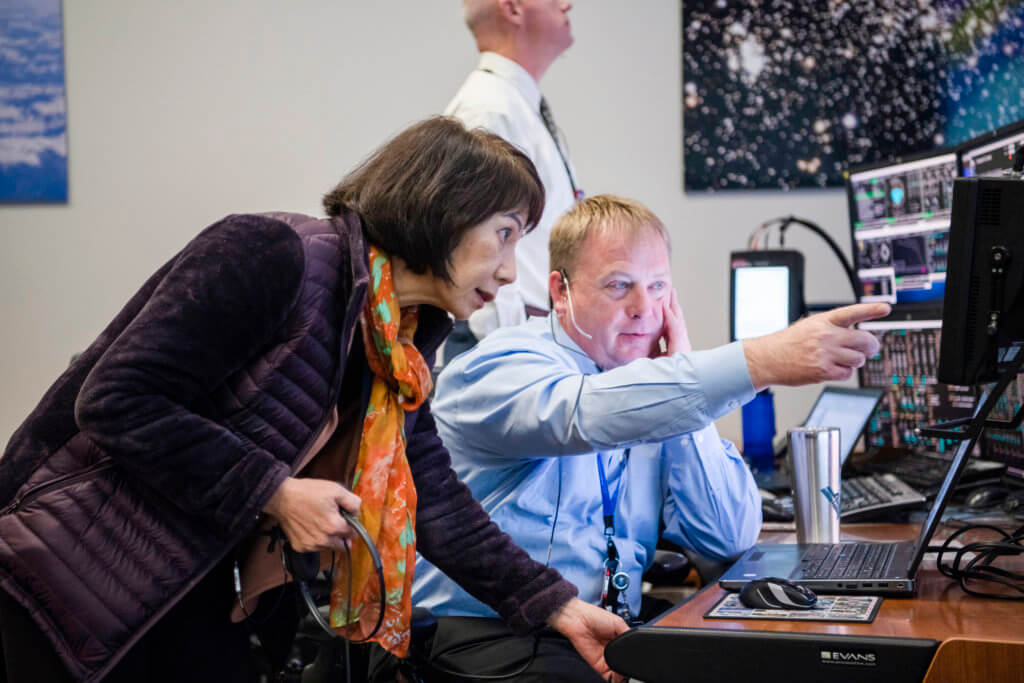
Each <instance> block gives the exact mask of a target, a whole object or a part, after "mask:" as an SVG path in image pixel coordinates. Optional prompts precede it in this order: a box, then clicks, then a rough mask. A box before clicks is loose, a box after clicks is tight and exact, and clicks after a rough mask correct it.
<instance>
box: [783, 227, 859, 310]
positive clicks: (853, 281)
mask: <svg viewBox="0 0 1024 683" xmlns="http://www.w3.org/2000/svg"><path fill="white" fill-rule="evenodd" d="M774 221H779V222H781V223H782V225H780V226H779V245H780V246H786V237H785V234H786V229H787V228H788V227H789V226H790V225H792V224H793V223H796V224H797V225H802V226H804V227H805V228H807V229H808V230H810V231H811V232H813V233H815V234H817V235H818V236H819V237H821V238H822V239H823V240H825V242H827V243H828V246H829V247H831V249H832V253H834V254H835V255H836V258H838V259H839V262H840V263H841V264H842V265H843V270H844V271H845V272H846V279H847V280H849V281H850V288H851V289H853V298H854V300H855V301H859V300H860V293H861V292H860V281H859V280H858V279H857V275H856V273H854V272H853V266H851V265H850V262H849V261H847V260H846V256H845V255H844V254H843V252H842V250H841V249H840V248H839V245H838V244H836V242H835V240H833V239H832V238H831V237H830V236H829V234H828V233H827V232H825V231H824V230H822V229H821V227H820V226H818V225H817V224H815V223H812V222H811V221H809V220H807V219H806V218H799V217H798V216H785V217H783V218H775V219H772V220H771V221H765V223H766V224H767V223H771V222H774Z"/></svg>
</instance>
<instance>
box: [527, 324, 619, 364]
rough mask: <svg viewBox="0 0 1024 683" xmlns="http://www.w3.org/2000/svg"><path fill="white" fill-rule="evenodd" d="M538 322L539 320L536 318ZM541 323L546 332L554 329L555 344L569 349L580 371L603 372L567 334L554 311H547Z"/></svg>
mask: <svg viewBox="0 0 1024 683" xmlns="http://www.w3.org/2000/svg"><path fill="white" fill-rule="evenodd" d="M538 322H540V320H538ZM543 324H544V327H545V329H546V330H547V331H548V334H551V333H552V331H554V334H555V338H554V341H555V344H557V345H558V346H561V347H563V348H565V349H568V350H569V351H572V352H573V353H572V357H573V358H574V359H576V366H577V367H578V368H579V369H580V371H582V372H604V371H603V370H602V369H601V367H600V366H599V365H598V364H597V363H595V362H594V360H593V359H592V358H591V357H590V356H588V355H587V353H586V351H584V350H583V349H581V348H580V346H579V344H577V343H576V341H575V340H574V339H573V338H572V337H570V336H569V333H568V332H566V331H565V328H564V327H562V322H561V321H560V320H559V319H558V316H557V315H555V314H554V313H548V316H547V318H544V319H543Z"/></svg>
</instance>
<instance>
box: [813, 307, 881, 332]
mask: <svg viewBox="0 0 1024 683" xmlns="http://www.w3.org/2000/svg"><path fill="white" fill-rule="evenodd" d="M891 311H892V307H890V306H889V304H886V303H871V304H853V305H852V306H843V307H842V308H833V309H832V310H831V311H828V312H827V313H825V314H824V315H825V317H826V318H827V319H828V321H829V322H831V323H832V324H833V325H839V326H840V327H850V326H851V325H855V324H856V323H859V322H864V321H865V320H874V319H875V318H884V317H885V316H887V315H889V313H890V312H891Z"/></svg>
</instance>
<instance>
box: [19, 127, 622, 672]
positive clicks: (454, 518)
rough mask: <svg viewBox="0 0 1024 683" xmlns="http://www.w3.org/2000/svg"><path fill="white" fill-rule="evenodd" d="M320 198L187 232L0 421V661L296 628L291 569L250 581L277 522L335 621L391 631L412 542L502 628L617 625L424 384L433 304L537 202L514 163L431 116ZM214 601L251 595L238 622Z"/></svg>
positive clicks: (398, 638) (444, 316) (236, 664)
mask: <svg viewBox="0 0 1024 683" xmlns="http://www.w3.org/2000/svg"><path fill="white" fill-rule="evenodd" d="M324 204H325V207H326V209H327V213H328V216H329V218H327V219H314V218H309V217H306V216H300V215H296V214H276V213H275V214H257V215H233V216H228V217H227V218H225V219H223V220H221V221H219V222H218V223H215V224H214V225H212V226H210V227H209V228H207V229H206V230H204V231H203V232H202V233H200V234H199V235H198V236H197V237H196V238H195V239H194V240H192V242H190V243H189V244H188V245H187V246H186V247H185V248H184V249H183V250H182V251H181V252H180V253H178V254H177V255H176V256H174V257H173V258H172V259H171V260H170V261H169V262H168V263H167V264H166V265H164V266H163V267H162V268H161V269H160V270H158V271H157V272H156V273H155V274H154V275H153V276H152V277H150V279H149V280H148V281H147V282H146V283H145V284H144V285H143V287H142V289H141V290H140V291H139V292H138V293H137V294H136V295H135V296H134V297H133V298H132V299H131V300H130V301H129V302H128V304H127V305H126V306H125V308H124V309H123V310H122V311H121V312H120V313H119V314H118V315H117V317H116V318H115V319H114V320H113V322H111V323H110V324H109V326H108V327H107V328H106V329H105V330H104V331H103V332H102V333H101V334H100V336H99V338H98V339H97V340H96V341H95V342H93V344H92V345H91V346H90V347H89V348H88V349H87V350H86V351H85V352H84V353H83V354H82V355H81V356H80V357H79V358H78V359H76V360H75V361H74V363H73V364H72V365H71V367H70V368H68V369H67V371H65V372H64V373H63V374H62V375H61V376H60V378H58V380H57V381H56V383H55V384H54V385H53V386H52V387H51V388H50V389H49V390H48V391H47V393H46V394H45V396H44V397H43V399H42V401H41V402H40V403H39V405H38V406H37V407H36V409H35V410H34V411H33V413H32V414H31V415H30V416H29V417H28V419H27V420H26V421H25V423H24V424H23V425H22V426H21V427H20V428H19V429H18V430H17V432H15V434H14V436H13V437H12V439H11V441H10V444H9V445H8V447H7V450H6V451H5V453H4V455H3V458H2V459H0V506H6V507H4V509H3V510H2V511H0V587H2V588H3V590H2V591H0V638H2V639H0V653H2V655H3V659H2V661H0V673H4V672H6V676H7V679H8V680H10V681H28V680H32V681H48V680H70V679H84V680H99V679H101V678H107V680H126V681H127V680H132V681H139V680H149V681H157V680H167V681H171V680H174V681H181V680H190V681H200V680H211V681H212V680H216V681H234V680H245V679H246V667H245V663H246V658H247V656H248V650H249V640H250V629H256V630H257V632H258V634H259V636H260V638H261V640H262V641H263V644H264V646H265V647H266V648H267V650H268V651H278V652H279V653H280V651H281V650H282V648H285V652H286V647H287V641H288V638H287V635H288V634H290V633H294V620H295V619H296V618H297V611H296V609H295V606H294V602H293V601H290V600H287V599H286V600H281V599H280V596H281V595H282V594H284V591H283V590H282V589H275V590H273V591H271V592H270V593H263V595H262V597H260V593H261V591H263V590H265V589H266V588H267V587H269V586H273V585H274V583H275V581H270V582H268V583H265V584H264V583H261V582H262V579H261V578H260V577H261V576H264V574H265V573H264V574H261V572H260V565H261V563H262V564H266V563H267V561H268V558H269V562H270V565H271V566H272V569H274V568H275V567H276V575H275V576H276V579H277V580H276V583H277V584H280V583H281V582H282V581H284V580H286V579H287V578H288V575H286V574H285V573H284V570H283V569H282V564H281V563H282V557H283V555H284V552H283V550H282V547H283V545H284V544H283V542H282V541H281V538H280V537H281V532H283V538H284V539H285V540H287V542H288V545H289V546H290V547H291V548H292V549H294V550H295V551H297V552H300V553H301V552H310V551H320V553H321V556H322V559H321V561H322V562H323V563H325V564H335V563H336V564H337V568H338V571H337V572H335V583H334V589H333V590H332V596H331V624H332V626H334V627H336V628H338V631H339V633H341V634H342V635H346V636H348V637H350V638H351V639H353V640H361V639H363V638H367V637H370V636H372V640H373V641H375V642H377V643H379V644H380V645H381V646H382V647H384V648H385V649H387V650H388V651H389V652H392V653H395V654H398V655H399V656H403V655H404V654H405V653H406V650H407V648H408V644H409V619H410V611H411V605H410V597H409V593H410V586H411V581H412V568H413V564H414V561H415V557H416V552H417V551H418V552H420V553H422V554H423V556H424V557H426V558H427V559H429V560H430V561H431V562H433V563H434V564H435V565H437V566H438V567H440V568H442V569H443V570H444V571H446V572H448V573H449V575H450V576H452V578H454V579H455V580H456V581H458V582H460V583H461V584H462V585H463V586H464V587H465V588H466V589H467V590H468V591H469V592H471V593H472V594H473V595H475V596H477V597H478V598H479V599H480V600H482V601H484V602H485V603H487V604H490V605H492V606H493V607H494V609H495V610H497V611H498V613H499V614H501V615H503V616H504V618H505V619H506V621H508V622H509V624H510V625H511V626H512V627H513V628H514V629H516V630H517V631H519V632H527V631H531V630H534V629H536V628H539V627H540V626H542V625H543V624H544V623H545V622H547V623H548V624H549V625H551V626H553V627H554V628H556V629H557V630H559V631H560V632H562V633H563V634H564V635H566V636H567V637H568V638H569V639H570V640H572V642H573V643H574V645H576V647H577V649H579V650H580V652H581V653H582V654H583V655H584V656H585V657H586V658H587V659H588V661H590V662H591V663H592V664H593V666H594V667H595V669H597V670H598V672H599V673H601V674H602V675H606V674H607V673H608V670H607V667H606V665H605V664H604V659H603V645H604V643H605V642H607V640H608V639H610V638H611V637H613V636H614V635H616V634H617V633H619V632H621V631H623V630H625V625H624V624H623V623H622V622H621V620H619V619H618V618H617V617H613V616H612V615H610V614H609V613H607V612H604V611H603V610H600V609H599V608H597V607H594V606H591V605H586V604H584V603H582V602H581V601H579V600H578V599H576V598H575V593H576V591H575V588H574V587H573V586H572V585H571V584H568V583H567V582H565V581H564V580H563V579H562V578H561V577H560V576H559V575H558V573H557V572H556V571H554V570H552V569H548V568H546V567H545V566H543V565H540V564H538V563H536V562H534V561H532V560H531V559H530V558H529V557H528V556H527V555H526V554H525V553H523V552H522V551H521V550H519V549H518V548H517V547H516V546H514V545H513V544H512V543H511V541H510V539H509V538H508V537H507V536H506V535H504V534H503V533H501V531H500V530H499V529H498V528H497V527H496V526H495V525H494V524H493V523H491V522H490V520H489V519H488V517H487V515H486V514H485V513H484V512H483V511H482V509H481V508H480V507H479V505H478V504H477V503H476V502H475V501H474V500H473V499H472V497H471V495H470V493H469V491H468V489H466V487H465V486H463V485H462V484H461V483H460V482H458V480H457V479H456V478H455V475H454V474H453V473H452V471H451V469H450V467H449V459H448V454H447V452H446V451H445V450H444V447H443V446H442V445H441V442H440V439H439V438H438V436H437V432H436V430H435V427H434V422H433V418H432V417H431V415H430V411H429V404H428V403H425V401H426V397H427V395H428V393H429V391H430V373H429V367H430V364H431V362H432V357H433V353H434V351H435V350H436V349H437V347H438V345H439V344H440V342H441V341H442V340H443V339H444V337H445V335H446V334H447V332H448V330H449V328H450V321H449V317H448V313H451V314H452V315H454V316H456V317H459V318H464V317H466V316H468V315H469V313H471V312H472V311H474V310H476V309H477V308H479V307H480V306H482V305H483V303H484V302H485V301H489V300H490V299H491V298H493V297H494V295H495V292H496V291H497V288H498V287H499V286H501V285H502V284H504V283H506V282H510V281H512V280H513V279H514V278H515V265H514V263H515V261H514V248H515V244H516V242H517V241H518V239H519V238H520V237H521V236H522V235H523V234H524V233H525V232H526V231H528V230H530V229H531V228H532V227H533V226H534V225H535V224H536V222H537V220H538V218H539V217H540V214H541V210H542V208H543V205H544V196H543V189H542V186H541V184H540V181H539V180H538V178H537V175H536V171H535V170H534V168H533V165H532V164H531V163H530V161H529V160H528V159H527V158H526V157H525V156H524V155H522V154H521V153H520V152H518V151H517V150H516V149H515V148H513V147H512V146H511V145H509V144H507V143H505V142H504V141H502V140H501V139H500V138H498V137H496V136H494V135H491V134H489V133H486V132H483V131H467V130H466V129H465V128H463V127H462V125H461V124H459V123H458V122H456V121H454V120H452V119H445V118H435V119H430V120H427V121H425V122H422V123H419V124H417V125H415V126H413V127H411V128H409V129H408V130H406V131H404V132H402V133H401V134H399V135H398V136H397V137H395V138H394V139H393V140H391V141H390V142H388V143H386V144H385V145H384V146H382V147H381V148H380V149H379V150H377V152H376V153H374V155H373V156H371V157H370V158H369V159H368V160H367V161H365V162H364V163H363V164H362V165H361V166H360V167H359V168H357V169H356V170H355V171H354V172H353V173H351V174H350V175H349V176H348V177H346V178H345V179H344V180H343V181H342V182H341V184H340V185H338V187H337V188H335V189H334V190H333V191H332V192H330V193H329V194H328V195H327V196H326V197H325V201H324ZM339 482H344V483H345V485H342V483H339ZM339 507H340V508H341V509H343V510H345V511H346V512H347V513H348V514H350V515H352V516H353V517H354V518H358V519H359V521H360V523H361V524H362V526H363V527H365V529H366V530H367V532H368V534H369V535H370V537H371V538H372V539H373V541H374V545H375V546H376V548H377V549H378V550H379V553H380V556H381V560H382V565H383V566H382V570H383V575H384V584H385V585H384V586H380V585H379V583H378V582H377V581H376V580H375V578H374V575H375V573H374V571H373V568H372V565H371V562H370V553H369V550H368V548H367V546H365V545H364V544H362V543H359V542H354V541H352V539H353V538H354V536H355V534H354V529H353V527H352V526H351V525H350V524H348V523H347V522H346V519H345V517H344V516H343V515H342V513H341V512H340V511H339ZM275 528H277V529H279V530H280V531H279V532H278V533H277V536H275V534H274V532H273V531H272V530H273V529H275ZM261 530H263V531H267V532H268V533H267V535H265V536H264V535H259V533H260V531H261ZM348 547H350V548H351V565H349V563H348V562H346V560H345V555H346V552H345V551H346V550H347V548H348ZM333 551H342V552H340V553H337V552H333ZM314 562H315V560H314ZM273 573H274V571H272V572H271V574H273ZM274 595H276V596H277V598H276V599H272V596H274ZM382 596H383V598H384V600H383V602H384V604H385V609H384V615H383V617H382V618H381V619H380V622H381V627H380V628H376V626H377V622H378V617H379V616H380V614H379V613H380V608H379V604H380V602H381V597H382ZM233 605H237V608H238V610H237V611H240V612H241V616H242V617H245V616H249V615H252V614H253V610H255V611H256V613H257V614H256V615H255V616H256V617H257V618H254V619H249V620H245V619H243V620H242V621H240V622H237V623H236V622H233V621H232V620H231V619H230V618H229V613H230V612H231V609H232V606H233ZM282 614H284V615H285V618H283V619H282V618H281V616H282ZM289 614H290V615H291V617H288V615H289ZM289 619H290V621H291V623H290V627H289V623H288V622H289ZM282 623H283V625H282ZM289 629H290V630H289ZM282 634H285V635H282ZM54 655H57V656H54ZM0 678H2V676H0Z"/></svg>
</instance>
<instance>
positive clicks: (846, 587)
mask: <svg viewBox="0 0 1024 683" xmlns="http://www.w3.org/2000/svg"><path fill="white" fill-rule="evenodd" d="M984 402H985V396H982V398H981V400H979V401H978V406H981V405H982V404H983V403H984ZM812 412H813V411H812ZM976 441H977V437H973V438H970V439H965V440H963V441H961V442H960V445H959V447H958V448H957V450H956V454H955V455H954V456H953V459H952V461H951V462H950V465H949V469H948V470H946V477H945V479H943V481H942V486H941V487H940V488H939V492H938V495H936V497H935V500H934V502H933V503H932V507H931V509H930V510H929V511H928V516H927V518H926V519H925V522H924V524H923V525H922V526H921V532H920V533H919V534H918V537H917V540H916V541H899V542H889V543H886V542H870V541H868V542H841V543H833V544H821V543H807V544H800V543H793V544H758V545H755V546H754V547H753V548H751V549H750V550H748V551H747V552H745V553H743V554H742V555H741V556H740V557H739V559H738V560H736V562H735V563H734V564H733V565H732V567H730V568H729V569H728V570H727V571H726V572H725V573H724V574H723V575H722V577H721V578H720V579H719V580H718V583H719V585H720V586H721V587H722V588H724V589H726V590H733V591H735V590H741V589H742V588H743V587H744V586H745V585H746V584H747V582H749V581H752V580H753V579H757V578H761V577H765V576H779V577H782V578H786V579H789V580H790V581H793V582H795V583H799V584H802V585H804V586H807V587H808V588H810V589H811V590H814V591H820V592H822V593H863V594H870V595H912V594H913V593H915V592H916V591H917V583H916V576H917V570H918V567H920V565H921V559H922V558H923V557H924V554H925V552H926V551H927V549H928V544H929V542H930V541H931V539H932V536H933V535H934V534H935V530H936V529H937V528H938V526H939V520H940V519H941V518H942V513H943V512H944V511H945V509H946V505H947V504H948V503H949V499H950V497H951V496H952V493H953V488H954V485H955V484H956V482H957V480H958V479H959V477H960V474H961V472H962V471H963V470H964V468H965V467H966V465H967V462H968V454H969V453H970V452H971V450H972V449H973V448H974V444H975V442H976Z"/></svg>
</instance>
